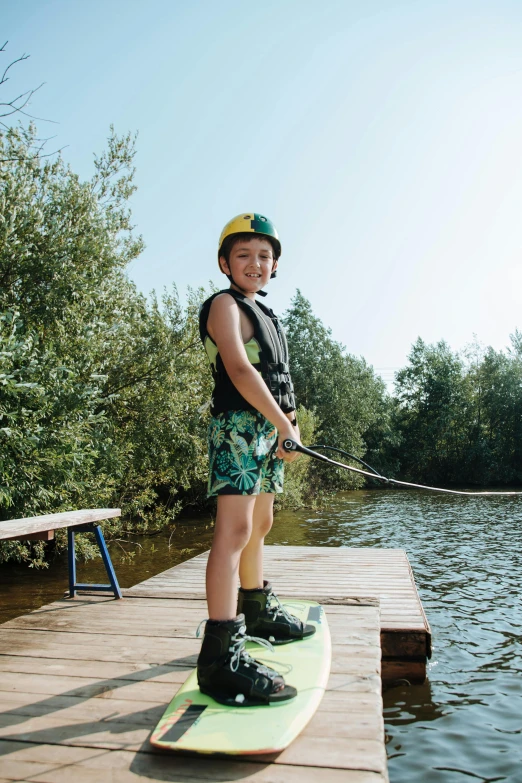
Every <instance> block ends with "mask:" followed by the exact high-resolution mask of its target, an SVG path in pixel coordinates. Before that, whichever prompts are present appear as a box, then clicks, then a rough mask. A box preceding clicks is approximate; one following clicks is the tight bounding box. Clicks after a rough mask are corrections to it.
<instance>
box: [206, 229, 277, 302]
mask: <svg viewBox="0 0 522 783" xmlns="http://www.w3.org/2000/svg"><path fill="white" fill-rule="evenodd" d="M220 263H221V268H222V269H223V271H224V272H225V274H232V277H233V283H232V286H233V287H234V288H237V289H238V290H239V291H240V293H243V294H245V296H248V297H249V298H251V299H253V298H254V296H255V294H256V293H257V292H258V291H260V290H261V289H262V288H263V287H264V286H265V285H266V284H267V283H268V281H269V280H270V275H271V274H272V272H273V271H275V269H276V268H277V261H274V255H273V251H272V245H271V244H270V242H268V241H267V240H266V239H261V238H258V237H253V238H252V239H251V240H250V241H248V240H245V241H243V240H242V241H240V242H237V243H236V244H235V245H234V246H233V247H232V249H231V251H230V257H229V261H228V263H227V261H226V259H225V258H223V257H221V258H220ZM234 284H235V285H234Z"/></svg>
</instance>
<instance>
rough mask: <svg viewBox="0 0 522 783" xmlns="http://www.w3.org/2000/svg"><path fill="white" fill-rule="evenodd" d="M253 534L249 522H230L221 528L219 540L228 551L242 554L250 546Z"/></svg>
mask: <svg viewBox="0 0 522 783" xmlns="http://www.w3.org/2000/svg"><path fill="white" fill-rule="evenodd" d="M251 534H252V525H251V523H250V522H249V521H247V520H246V521H236V522H232V521H230V522H229V523H228V524H227V525H223V527H222V528H221V531H220V535H219V539H220V543H223V544H224V545H225V546H226V547H227V549H229V550H231V551H235V552H240V551H241V550H243V549H244V548H245V547H246V545H247V544H248V541H249V539H250V536H251Z"/></svg>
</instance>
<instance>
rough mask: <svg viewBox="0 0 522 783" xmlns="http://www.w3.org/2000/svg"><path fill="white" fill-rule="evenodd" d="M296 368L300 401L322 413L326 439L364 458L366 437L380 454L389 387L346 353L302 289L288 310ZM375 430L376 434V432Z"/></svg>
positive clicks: (332, 483) (323, 473)
mask: <svg viewBox="0 0 522 783" xmlns="http://www.w3.org/2000/svg"><path fill="white" fill-rule="evenodd" d="M284 323H285V328H286V330H287V336H288V344H289V350H290V359H291V372H292V379H293V381H294V385H295V389H296V396H297V400H298V402H300V403H302V404H303V405H304V406H305V408H307V409H308V410H311V411H313V413H314V415H315V416H316V418H317V422H318V423H317V426H318V432H317V436H316V437H318V438H319V439H320V440H321V442H323V443H325V444H327V445H330V446H336V447H338V448H342V449H345V450H346V451H349V452H350V453H352V454H355V456H358V457H363V456H364V454H365V453H366V451H367V442H366V438H367V437H368V438H369V439H371V440H372V455H373V456H376V451H377V448H376V435H377V428H378V426H379V425H378V422H379V416H380V415H381V414H382V412H383V409H384V408H385V405H386V403H385V397H386V393H385V387H384V383H383V381H382V380H381V379H380V378H377V377H376V376H375V373H374V371H373V368H372V367H370V366H369V365H368V364H367V363H366V362H365V361H364V359H358V358H356V357H354V356H352V355H350V354H347V353H346V352H345V348H344V346H343V345H341V344H340V343H338V342H337V341H335V340H334V339H333V337H332V333H331V330H330V329H328V328H327V327H325V326H324V324H323V323H322V322H321V320H320V319H319V318H317V316H315V315H314V314H313V312H312V306H311V304H310V302H309V301H308V300H307V299H306V298H305V297H304V296H303V295H302V294H301V292H300V291H297V293H296V295H295V297H294V298H293V300H292V304H291V307H290V309H289V310H288V311H287V313H286V314H285V318H284ZM372 432H373V434H372ZM314 471H315V472H316V473H317V474H318V475H319V476H320V477H321V481H322V482H324V483H325V484H326V486H329V487H330V488H346V487H351V486H360V484H361V479H359V478H356V477H355V476H354V474H349V473H347V472H346V471H341V470H335V469H331V468H326V467H325V466H322V465H315V467H314Z"/></svg>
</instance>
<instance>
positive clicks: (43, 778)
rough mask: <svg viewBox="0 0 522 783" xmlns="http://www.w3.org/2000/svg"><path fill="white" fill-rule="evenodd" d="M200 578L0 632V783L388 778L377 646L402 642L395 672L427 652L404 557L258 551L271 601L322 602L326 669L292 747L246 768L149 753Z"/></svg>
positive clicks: (152, 583)
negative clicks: (317, 700) (327, 639)
mask: <svg viewBox="0 0 522 783" xmlns="http://www.w3.org/2000/svg"><path fill="white" fill-rule="evenodd" d="M204 566H205V556H199V557H197V558H193V559H192V560H189V561H187V562H186V563H184V564H182V565H180V566H176V567H175V568H172V569H170V570H168V571H165V572H164V573H163V574H160V575H158V576H156V577H153V578H152V579H149V580H147V581H146V582H142V583H140V584H139V585H136V586H135V587H134V588H132V589H130V590H127V591H125V598H124V599H123V600H114V599H113V598H108V597H102V596H100V595H99V594H98V595H83V596H81V597H80V598H76V599H75V600H68V599H63V600H60V601H56V602H54V603H52V604H49V605H48V606H45V607H42V608H41V609H38V610H37V611H35V612H32V613H31V614H28V615H25V616H22V617H19V618H16V619H15V620H11V621H10V622H8V623H5V624H3V625H2V626H0V783H4V782H5V781H13V780H17V781H21V780H24V781H25V780H27V781H29V780H31V781H33V780H34V781H40V783H70V781H71V780H73V781H74V783H99V781H105V780H109V781H111V783H131V782H132V783H137V782H138V781H177V783H184V781H187V783H188V782H189V781H191V782H193V781H198V780H200V781H209V780H212V781H241V780H243V779H248V781H249V783H250V781H259V783H298V782H299V783H306V781H310V782H311V781H314V782H315V781H321V783H323V782H324V783H341V781H343V782H344V783H385V781H387V780H388V777H387V772H386V753H385V747H384V730H383V719H382V698H381V640H382V639H383V638H384V639H385V640H386V639H388V642H389V644H388V642H386V643H387V644H388V647H387V650H388V651H392V652H393V654H394V655H395V653H397V652H398V651H399V653H400V642H401V640H404V644H405V653H404V654H402V653H400V655H402V659H401V657H400V655H399V656H395V657H396V663H395V664H394V665H399V664H400V661H401V660H402V661H407V660H408V656H409V655H410V654H411V651H412V649H413V650H414V651H415V656H416V657H419V656H418V652H419V650H420V649H421V646H420V642H419V640H418V639H417V637H419V639H420V637H422V636H423V639H424V649H425V650H427V649H428V645H429V626H428V625H427V622H426V620H425V617H424V614H423V612H422V607H421V606H420V601H419V599H418V596H417V592H416V589H415V585H414V583H413V580H412V577H411V572H410V570H409V566H408V563H407V559H406V556H405V555H404V553H403V552H401V551H400V550H377V549H358V550H355V549H337V548H335V549H334V548H331V549H329V548H315V547H310V548H309V547H267V554H266V573H267V575H268V577H269V578H270V579H271V580H272V582H273V584H274V586H277V591H278V593H279V594H280V595H281V596H283V595H287V596H296V595H301V596H303V597H316V598H320V599H323V600H324V602H325V610H326V612H327V616H328V622H329V624H330V629H331V633H332V642H333V654H332V671H331V675H330V680H329V683H328V689H327V692H326V694H325V697H324V698H323V701H322V702H321V705H320V707H319V709H318V711H317V713H316V715H315V716H314V718H313V719H312V721H311V722H310V724H309V725H308V726H307V728H306V729H305V730H304V732H303V733H302V734H301V736H300V737H299V738H298V739H297V740H296V741H295V742H294V743H293V744H292V745H291V746H290V747H289V748H287V749H286V750H285V751H283V752H282V753H280V754H278V755H276V756H273V757H272V756H271V757H263V758H255V759H252V760H245V758H244V757H243V758H242V759H241V760H235V759H231V760H227V759H222V758H220V759H202V758H190V757H181V756H177V755H173V754H165V753H162V752H160V751H157V750H155V749H154V748H152V747H151V746H150V744H149V742H148V739H149V737H150V734H151V731H152V729H153V728H154V726H155V725H156V723H157V721H158V720H159V718H160V717H161V715H162V713H163V711H164V708H165V705H166V704H167V703H168V701H170V699H171V697H172V695H173V694H174V692H175V691H176V690H177V688H178V686H179V685H180V684H181V683H182V682H183V681H184V680H185V678H186V677H187V675H188V673H189V672H190V670H191V669H192V668H193V667H194V665H195V661H196V656H197V652H198V650H199V645H200V641H199V640H198V639H196V638H195V635H194V631H195V628H196V627H197V624H198V623H199V621H200V620H202V619H204V618H205V616H206V614H205V613H206V607H205V601H204V600H203V595H202V592H201V585H202V584H203V581H202V579H203V571H204ZM406 576H407V578H406ZM408 580H409V584H408ZM412 640H413V642H412ZM392 641H393V644H392V643H391V642H392ZM415 656H414V657H415ZM397 662H399V663H397ZM417 663H418V661H417Z"/></svg>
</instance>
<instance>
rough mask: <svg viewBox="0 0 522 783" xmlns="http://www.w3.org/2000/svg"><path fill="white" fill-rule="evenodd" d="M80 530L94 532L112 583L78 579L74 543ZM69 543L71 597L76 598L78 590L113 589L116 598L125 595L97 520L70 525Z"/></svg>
mask: <svg viewBox="0 0 522 783" xmlns="http://www.w3.org/2000/svg"><path fill="white" fill-rule="evenodd" d="M79 532H82V533H94V535H95V537H96V543H97V544H98V549H99V550H100V554H101V556H102V560H103V565H104V566H105V570H106V571H107V576H108V577H109V582H110V584H108V585H96V584H80V583H78V582H77V581H76V552H75V545H74V534H75V533H79ZM67 544H68V546H67V560H68V563H69V598H75V597H76V591H77V590H112V592H113V593H114V597H115V598H122V597H123V596H122V593H121V588H120V585H119V584H118V579H117V577H116V572H115V570H114V566H113V565H112V561H111V556H110V555H109V550H108V549H107V544H106V543H105V539H104V537H103V533H102V529H101V527H100V526H99V525H97V524H96V523H95V522H91V523H89V524H86V525H77V526H75V527H69V528H68V529H67Z"/></svg>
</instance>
